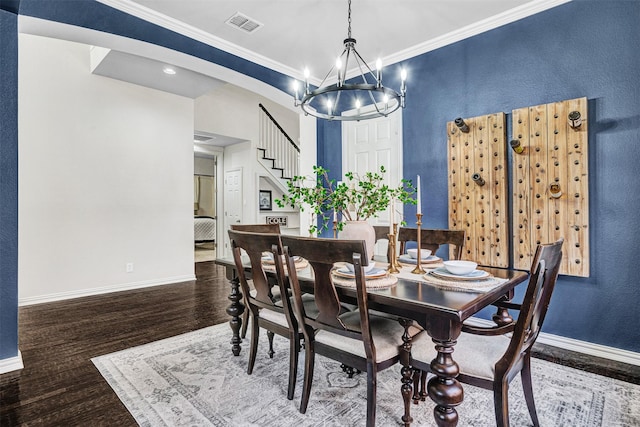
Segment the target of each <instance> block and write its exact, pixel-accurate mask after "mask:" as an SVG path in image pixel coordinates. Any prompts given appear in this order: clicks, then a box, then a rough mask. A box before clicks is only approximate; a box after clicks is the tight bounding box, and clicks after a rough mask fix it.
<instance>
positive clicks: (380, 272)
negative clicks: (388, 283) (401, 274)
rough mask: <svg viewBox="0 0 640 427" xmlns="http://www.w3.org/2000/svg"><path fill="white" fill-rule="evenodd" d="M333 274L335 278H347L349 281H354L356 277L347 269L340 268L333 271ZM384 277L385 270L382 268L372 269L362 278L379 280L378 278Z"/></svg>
mask: <svg viewBox="0 0 640 427" xmlns="http://www.w3.org/2000/svg"><path fill="white" fill-rule="evenodd" d="M333 273H334V274H336V275H337V276H341V277H347V278H349V279H354V278H355V277H356V273H354V272H352V271H349V270H348V269H347V267H342V268H338V269H336V270H333ZM386 275H387V270H385V269H382V268H373V269H372V270H371V271H370V272H369V273H367V274H366V275H365V276H364V277H365V279H379V278H380V277H384V276H386Z"/></svg>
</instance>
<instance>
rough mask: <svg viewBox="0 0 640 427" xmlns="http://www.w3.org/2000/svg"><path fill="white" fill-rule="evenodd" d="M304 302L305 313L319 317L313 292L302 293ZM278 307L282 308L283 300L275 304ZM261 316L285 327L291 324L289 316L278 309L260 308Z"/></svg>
mask: <svg viewBox="0 0 640 427" xmlns="http://www.w3.org/2000/svg"><path fill="white" fill-rule="evenodd" d="M291 304H293V301H292V302H291ZM302 304H303V305H304V310H305V313H306V314H307V315H308V316H310V317H317V316H318V309H317V307H316V304H315V301H314V299H313V295H311V294H303V295H302ZM275 305H276V306H277V307H280V308H282V302H281V301H280V302H278V303H276V304H275ZM260 317H261V318H263V319H265V320H268V321H270V322H273V323H276V324H278V325H282V326H284V327H287V328H288V327H289V324H288V323H287V318H286V317H285V315H284V313H279V312H277V311H274V310H269V309H266V308H263V309H262V310H260Z"/></svg>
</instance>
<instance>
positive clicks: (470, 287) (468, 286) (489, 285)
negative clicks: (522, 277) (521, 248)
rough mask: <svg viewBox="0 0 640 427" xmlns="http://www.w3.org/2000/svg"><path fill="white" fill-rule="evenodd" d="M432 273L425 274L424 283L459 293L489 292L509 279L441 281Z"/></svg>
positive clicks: (491, 277)
mask: <svg viewBox="0 0 640 427" xmlns="http://www.w3.org/2000/svg"><path fill="white" fill-rule="evenodd" d="M431 273H432V272H429V273H427V274H424V275H423V276H422V281H424V282H426V283H428V284H430V285H434V286H436V287H438V288H441V289H446V290H448V291H457V292H489V291H490V290H492V289H493V288H496V287H498V286H500V285H502V284H503V283H505V282H506V281H507V279H499V278H497V277H493V276H489V277H488V278H486V279H483V280H473V281H469V280H466V281H465V280H451V279H440V278H438V277H436V276H434V275H432V274H431Z"/></svg>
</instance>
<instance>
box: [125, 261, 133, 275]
mask: <svg viewBox="0 0 640 427" xmlns="http://www.w3.org/2000/svg"><path fill="white" fill-rule="evenodd" d="M125 270H126V272H127V273H133V263H132V262H128V263H127V265H126V267H125Z"/></svg>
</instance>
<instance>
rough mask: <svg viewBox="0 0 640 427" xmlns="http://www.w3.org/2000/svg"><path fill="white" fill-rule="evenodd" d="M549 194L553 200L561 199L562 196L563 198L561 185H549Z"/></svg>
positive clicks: (555, 183)
mask: <svg viewBox="0 0 640 427" xmlns="http://www.w3.org/2000/svg"><path fill="white" fill-rule="evenodd" d="M549 194H550V195H551V197H552V198H553V199H558V198H560V196H562V190H561V189H560V184H558V183H557V182H554V183H553V184H551V185H549Z"/></svg>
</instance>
